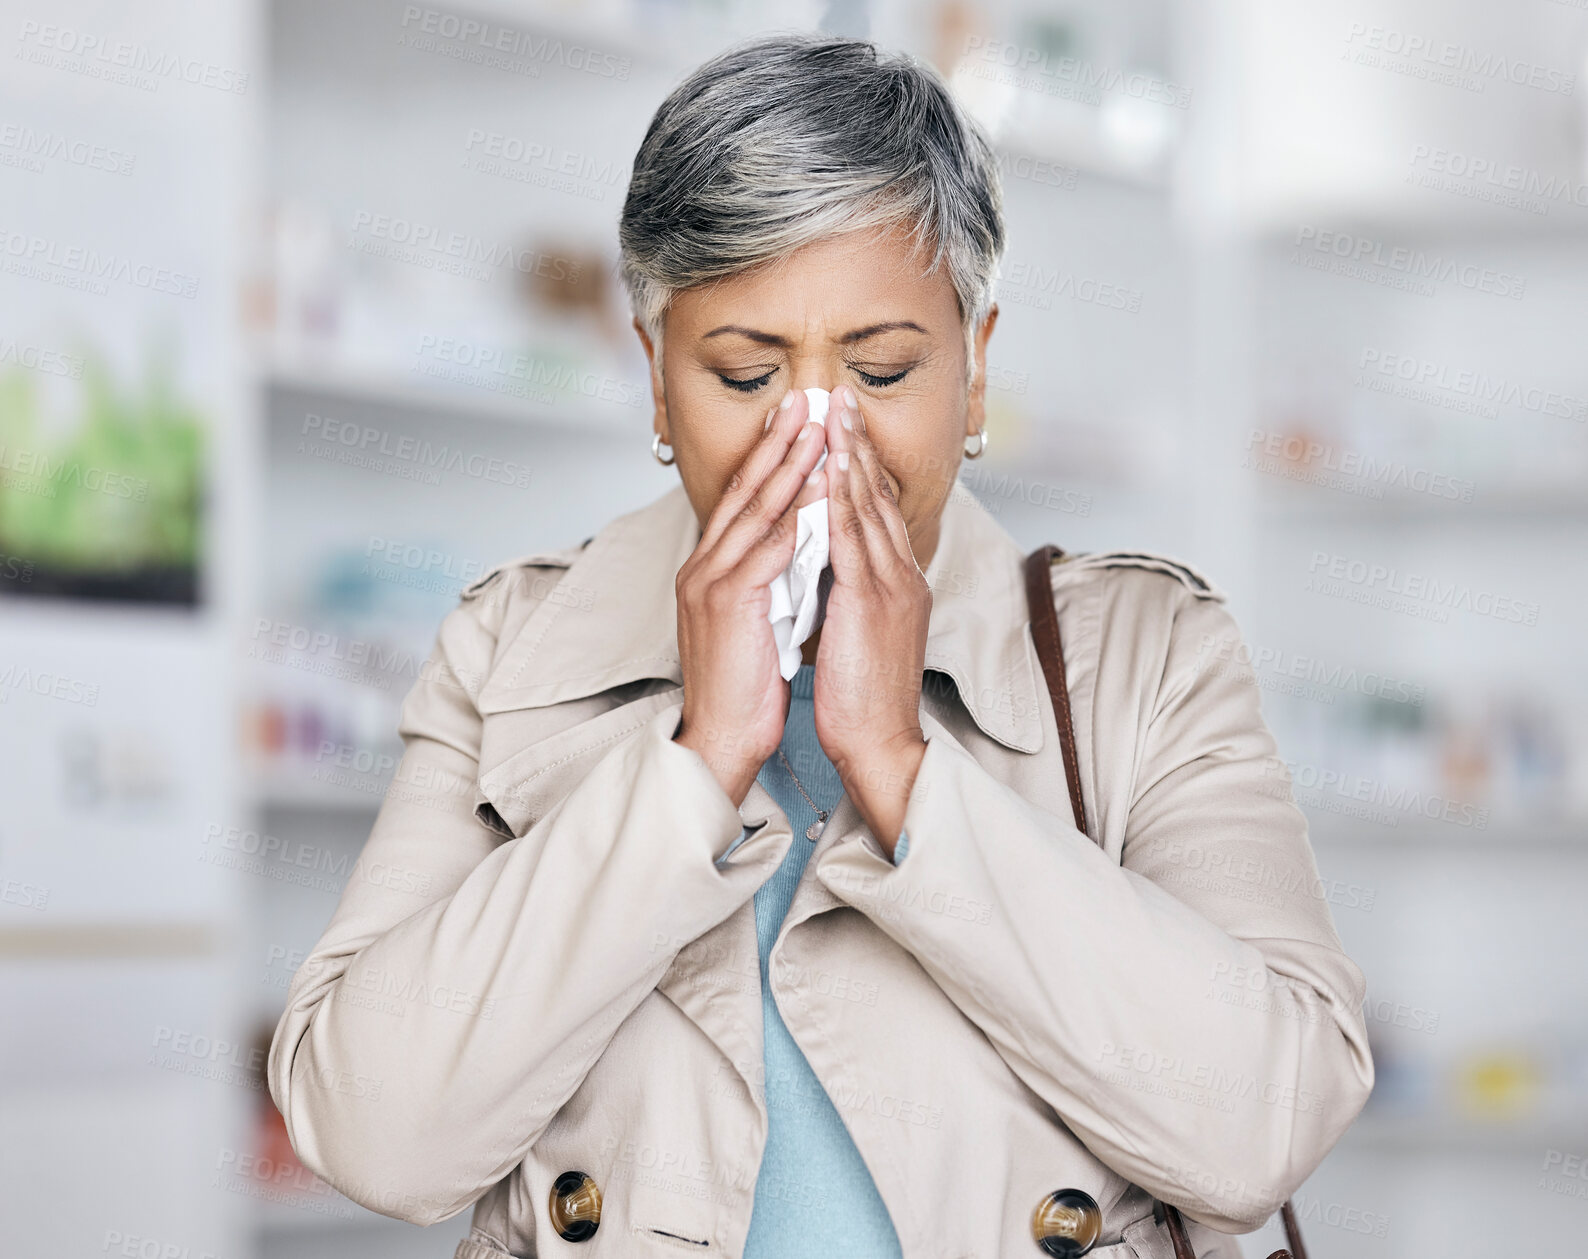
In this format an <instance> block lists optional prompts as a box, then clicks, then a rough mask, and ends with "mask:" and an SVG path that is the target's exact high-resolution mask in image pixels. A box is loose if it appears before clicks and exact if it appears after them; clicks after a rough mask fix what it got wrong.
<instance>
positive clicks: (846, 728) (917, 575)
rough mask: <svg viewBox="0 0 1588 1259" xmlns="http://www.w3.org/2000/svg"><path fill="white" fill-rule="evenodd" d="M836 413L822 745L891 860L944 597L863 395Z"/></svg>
mask: <svg viewBox="0 0 1588 1259" xmlns="http://www.w3.org/2000/svg"><path fill="white" fill-rule="evenodd" d="M831 406H832V411H833V413H832V414H831V415H830V416H829V417H828V425H827V463H826V464H825V465H824V466H823V468H822V475H823V476H825V477H826V478H827V485H828V490H827V520H828V526H827V529H828V562H829V563H830V565H831V566H832V585H831V588H830V589H829V590H828V593H827V610H826V613H825V615H824V617H823V620H822V626H821V638H820V640H819V641H818V643H817V646H816V685H815V716H816V737H817V739H818V740H819V741H820V743H821V745H822V750H823V751H824V752H826V754H827V758H828V760H830V761H832V763H833V766H834V768H835V769H837V770H838V775H839V778H840V779H841V780H842V781H843V784H844V791H845V793H846V794H847V795H848V796H849V798H850V799H851V800H853V801H854V802H855V806H856V808H857V809H859V811H860V814H861V816H862V817H863V818H864V819H865V820H866V824H867V825H868V826H869V827H870V828H871V832H872V834H874V835H875V836H876V837H877V842H878V843H879V844H880V845H881V846H882V848H883V850H884V851H885V852H887V854H888V855H889V856H890V857H891V856H892V855H893V846H894V844H895V843H897V842H898V838H899V830H900V828H901V827H902V826H903V825H904V813H905V806H906V804H908V802H909V797H910V788H911V786H912V785H913V784H914V782H915V775H916V772H917V771H918V770H919V769H920V766H921V758H922V757H923V756H924V755H925V754H926V740H925V738H924V736H923V735H922V733H921V723H920V706H921V673H922V670H923V668H924V667H925V659H926V633H927V626H928V624H929V622H930V620H931V614H932V591H931V587H930V586H928V585H927V581H926V575H925V574H924V573H923V572H922V571H921V568H920V566H919V565H918V564H917V563H916V562H915V553H914V552H913V551H912V550H911V549H910V537H909V533H908V531H907V530H906V528H905V524H904V517H903V515H901V514H900V512H899V504H898V502H897V500H896V499H895V498H894V494H893V488H892V486H891V485H890V484H889V482H888V479H887V477H886V476H885V475H884V474H883V471H882V463H881V461H880V459H879V458H878V456H877V448H876V447H875V446H873V445H872V444H871V440H870V438H868V437H867V436H866V433H865V421H864V420H863V419H862V418H861V416H860V412H859V409H858V407H857V406H856V405H855V396H854V391H853V390H851V389H850V388H849V387H848V386H847V385H841V386H839V388H838V389H836V390H834V391H833V395H832V401H831ZM845 418H847V419H848V420H849V421H850V424H851V425H852V427H846V426H845V425H844V423H843V420H844V419H845ZM846 465H847V466H846Z"/></svg>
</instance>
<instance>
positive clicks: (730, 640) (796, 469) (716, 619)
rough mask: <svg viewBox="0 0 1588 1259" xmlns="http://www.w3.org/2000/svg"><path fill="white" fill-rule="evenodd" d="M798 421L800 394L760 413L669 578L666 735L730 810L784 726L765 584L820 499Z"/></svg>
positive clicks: (812, 452) (804, 415)
mask: <svg viewBox="0 0 1588 1259" xmlns="http://www.w3.org/2000/svg"><path fill="white" fill-rule="evenodd" d="M809 416H810V403H809V400H808V399H807V398H806V396H805V394H804V392H803V391H800V390H790V391H789V393H788V394H785V395H784V398H783V400H782V402H781V403H780V404H779V405H778V406H777V407H774V408H773V409H772V412H771V414H770V416H769V417H768V422H767V425H766V431H765V432H764V433H763V434H762V436H761V440H760V441H758V442H757V443H756V444H755V446H754V448H753V449H752V450H751V451H750V453H749V455H748V456H746V458H745V460H744V462H743V463H742V464H740V465H739V468H738V470H737V471H735V472H734V474H733V476H732V478H731V479H730V480H729V481H728V486H727V489H726V490H724V491H723V495H722V498H721V499H720V500H719V501H718V503H717V505H716V507H715V508H714V509H713V510H712V513H711V516H710V518H709V519H708V520H707V521H706V524H705V527H704V528H703V529H702V530H701V534H700V541H699V543H697V544H696V546H695V549H694V551H693V552H692V553H691V554H690V556H689V558H688V559H687V560H685V561H684V562H683V564H682V565H681V566H680V567H679V569H678V577H677V580H676V581H675V583H674V586H675V590H676V593H677V598H678V652H679V659H680V662H681V664H682V666H683V672H684V711H683V717H682V720H681V721H680V723H679V727H678V729H677V731H676V732H675V733H674V735H673V740H674V742H676V743H681V744H683V745H684V746H685V747H687V748H691V749H693V750H694V751H695V752H698V753H699V754H700V756H701V757H702V759H704V760H705V762H706V764H707V765H708V766H710V768H711V772H712V773H713V774H714V775H716V778H717V781H718V782H719V783H721V784H722V789H723V790H724V791H726V792H727V793H728V798H729V799H731V800H732V801H733V803H734V807H735V808H737V807H738V806H739V805H741V804H743V803H744V798H745V796H747V795H748V794H749V793H750V784H751V783H753V782H754V781H755V776H756V774H757V773H758V772H759V771H760V768H761V766H762V764H763V763H764V762H765V761H766V758H767V757H769V756H771V755H772V753H774V752H775V751H777V748H778V745H779V744H780V743H782V741H783V725H784V722H786V721H787V720H788V704H789V684H788V683H787V682H786V681H784V679H783V675H782V672H781V670H779V668H778V654H777V643H776V641H775V640H774V639H773V637H772V622H771V620H770V616H771V611H772V595H771V592H770V590H769V589H768V586H769V584H770V583H771V581H772V579H773V578H774V577H776V576H777V575H778V573H780V572H782V571H783V569H784V568H785V567H786V566H787V564H788V563H789V561H790V560H791V559H793V558H794V542H795V536H796V528H797V524H798V519H797V517H798V511H799V508H800V507H802V506H804V505H805V503H807V502H815V501H816V499H818V498H820V497H822V495H823V494H824V493H825V491H824V490H823V489H821V486H822V484H824V483H825V481H826V475H827V473H826V469H825V468H823V470H822V471H821V472H819V473H817V474H816V476H817V480H816V483H815V484H813V485H810V486H807V485H806V478H807V477H808V476H809V475H810V473H811V470H812V469H813V468H815V466H816V461H817V459H819V458H820V457H821V452H822V450H823V448H824V447H825V445H826V429H824V428H823V427H822V425H821V424H819V423H816V424H811V423H807V422H806V421H807V420H808V419H809Z"/></svg>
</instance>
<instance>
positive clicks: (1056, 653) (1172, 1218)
mask: <svg viewBox="0 0 1588 1259" xmlns="http://www.w3.org/2000/svg"><path fill="white" fill-rule="evenodd" d="M1063 555H1064V552H1063V551H1062V550H1060V549H1059V548H1058V547H1056V546H1054V545H1053V544H1052V543H1048V544H1046V545H1044V546H1039V547H1038V548H1037V549H1036V550H1035V551H1033V552H1031V554H1030V555H1028V556H1026V602H1027V603H1029V604H1030V605H1031V638H1032V640H1033V641H1034V642H1035V643H1036V647H1037V659H1038V660H1040V661H1041V662H1042V675H1043V677H1045V678H1046V679H1047V682H1048V698H1049V699H1051V700H1052V701H1053V715H1054V717H1055V718H1056V719H1057V721H1058V725H1059V748H1060V750H1061V751H1062V752H1063V754H1064V776H1065V778H1066V779H1067V780H1068V782H1069V786H1070V808H1071V809H1072V810H1073V811H1074V813H1075V825H1076V826H1077V827H1078V828H1079V829H1080V831H1081V833H1082V834H1083V835H1085V834H1089V832H1088V831H1087V829H1086V805H1085V803H1084V802H1083V801H1082V799H1081V764H1080V761H1079V759H1078V758H1077V757H1076V755H1075V726H1074V723H1073V722H1072V721H1071V719H1070V688H1069V683H1068V682H1067V680H1066V679H1065V676H1064V639H1063V637H1062V636H1061V635H1060V634H1059V614H1058V611H1057V609H1055V608H1054V606H1053V561H1054V560H1057V559H1061V558H1062V557H1063ZM1279 1214H1280V1218H1281V1219H1282V1220H1283V1221H1284V1225H1285V1241H1286V1242H1287V1243H1288V1244H1289V1246H1290V1249H1289V1250H1276V1251H1274V1253H1273V1254H1271V1255H1269V1256H1268V1259H1307V1251H1306V1248H1305V1247H1303V1246H1302V1244H1301V1228H1300V1226H1299V1225H1298V1224H1297V1223H1296V1212H1295V1208H1293V1207H1292V1206H1291V1205H1290V1202H1289V1201H1288V1200H1287V1201H1286V1203H1285V1205H1284V1206H1283V1207H1281V1208H1280V1211H1279ZM1163 1218H1164V1222H1165V1223H1166V1224H1167V1225H1168V1226H1169V1239H1170V1240H1171V1241H1172V1242H1173V1243H1174V1259H1196V1252H1195V1251H1193V1250H1192V1249H1191V1239H1190V1237H1189V1236H1187V1234H1186V1228H1185V1221H1184V1220H1183V1219H1181V1218H1180V1212H1179V1211H1178V1210H1177V1209H1176V1208H1175V1207H1172V1206H1170V1205H1169V1204H1168V1203H1167V1202H1165V1203H1164V1204H1163Z"/></svg>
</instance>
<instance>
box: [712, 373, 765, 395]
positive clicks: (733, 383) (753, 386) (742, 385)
mask: <svg viewBox="0 0 1588 1259" xmlns="http://www.w3.org/2000/svg"><path fill="white" fill-rule="evenodd" d="M776 372H777V368H775V367H774V368H773V369H772V370H771V371H770V372H768V373H767V374H766V375H764V376H757V377H755V379H753V380H734V379H733V378H732V377H731V376H724V375H723V374H722V373H721V372H718V373H717V379H718V380H720V381H721V382H722V383H723V384H725V385H727V386H728V388H729V389H737V390H738V391H739V392H740V393H754V392H755V391H756V390H758V389H761V388H763V387H764V386H765V385H766V382H767V381H769V380H771V379H772V377H773V375H775V374H776Z"/></svg>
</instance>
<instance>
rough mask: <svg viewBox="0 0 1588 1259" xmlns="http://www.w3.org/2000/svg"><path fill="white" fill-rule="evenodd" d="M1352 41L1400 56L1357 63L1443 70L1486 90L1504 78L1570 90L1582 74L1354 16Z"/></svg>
mask: <svg viewBox="0 0 1588 1259" xmlns="http://www.w3.org/2000/svg"><path fill="white" fill-rule="evenodd" d="M1345 42H1346V44H1347V46H1349V47H1351V48H1353V49H1356V50H1358V51H1367V52H1371V53H1384V54H1387V55H1388V56H1389V57H1393V58H1398V59H1399V60H1398V61H1396V62H1385V61H1382V60H1372V59H1369V60H1362V59H1360V58H1359V59H1358V64H1362V65H1377V66H1379V67H1381V68H1383V69H1387V70H1393V71H1395V72H1397V73H1408V74H1411V75H1413V76H1414V77H1417V78H1438V77H1439V74H1438V72H1440V71H1444V72H1447V73H1448V74H1449V75H1450V76H1452V85H1453V86H1472V87H1474V88H1475V90H1477V91H1479V92H1481V91H1482V90H1483V89H1484V87H1485V86H1486V85H1487V83H1488V82H1492V81H1493V80H1495V79H1503V80H1504V81H1505V82H1507V83H1513V84H1515V85H1516V86H1517V87H1531V88H1537V89H1539V90H1540V91H1544V92H1558V93H1559V94H1560V95H1562V96H1570V95H1571V94H1572V92H1573V90H1575V88H1576V86H1577V76H1576V75H1575V74H1573V73H1571V72H1570V71H1569V70H1557V69H1556V68H1555V67H1553V66H1543V65H1539V64H1538V63H1537V62H1533V61H1527V60H1525V59H1523V58H1521V57H1506V56H1502V55H1501V54H1499V53H1496V52H1493V51H1492V50H1489V49H1484V50H1482V51H1479V50H1478V49H1476V48H1473V47H1471V46H1470V45H1467V44H1455V43H1451V41H1449V40H1448V39H1437V38H1433V37H1431V36H1427V35H1414V34H1410V33H1408V32H1406V31H1401V30H1396V29H1395V28H1394V27H1392V26H1368V25H1366V24H1365V23H1362V22H1352V23H1351V26H1350V29H1349V30H1348V31H1347V32H1346V37H1345ZM1460 75H1470V76H1472V77H1471V80H1470V83H1461V82H1459V81H1456V80H1455V77H1454V76H1460Z"/></svg>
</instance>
